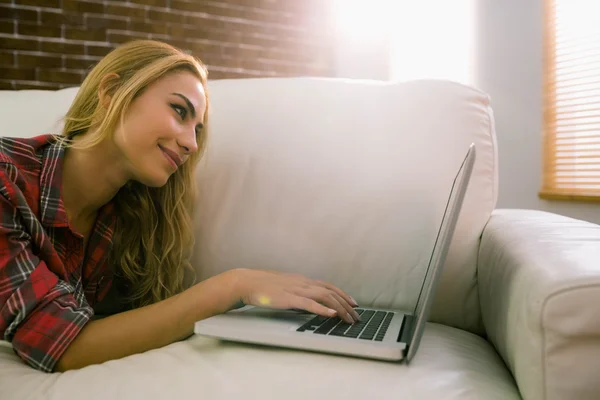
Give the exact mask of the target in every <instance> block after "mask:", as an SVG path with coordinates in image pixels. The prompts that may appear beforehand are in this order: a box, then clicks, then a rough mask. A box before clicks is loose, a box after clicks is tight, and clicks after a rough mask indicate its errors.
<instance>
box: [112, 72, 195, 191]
mask: <svg viewBox="0 0 600 400" xmlns="http://www.w3.org/2000/svg"><path fill="white" fill-rule="evenodd" d="M205 110H206V96H205V93H204V88H203V86H202V83H201V82H200V80H199V79H198V78H197V77H196V76H195V75H193V74H192V73H191V72H188V71H178V72H173V73H170V74H168V75H165V76H164V77H163V78H161V79H159V80H158V81H156V82H154V83H153V84H151V85H149V86H148V87H147V88H146V89H145V90H144V91H143V92H142V94H141V95H140V96H138V97H137V98H136V99H134V100H133V102H132V103H131V106H130V108H129V110H128V111H127V112H126V114H125V115H124V119H123V125H117V130H116V132H115V135H114V142H115V145H116V147H117V149H118V150H119V151H120V152H121V153H122V155H123V156H124V157H125V161H126V165H127V168H128V169H129V173H130V174H131V176H132V179H134V180H136V181H139V182H140V183H142V184H144V185H146V186H151V187H159V186H163V185H164V184H166V183H167V180H168V179H169V177H170V176H171V174H173V173H174V172H175V171H176V170H177V168H178V167H180V166H181V165H182V164H183V163H184V162H186V161H187V159H188V158H189V156H190V155H191V154H192V153H194V152H196V151H198V139H199V135H200V134H202V133H201V132H202V127H203V122H204V121H203V119H204V112H205Z"/></svg>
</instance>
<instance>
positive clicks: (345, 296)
mask: <svg viewBox="0 0 600 400" xmlns="http://www.w3.org/2000/svg"><path fill="white" fill-rule="evenodd" d="M316 284H317V285H319V286H322V287H324V288H327V289H329V290H333V291H334V292H336V293H337V294H338V295H339V296H340V297H341V298H343V299H344V300H345V301H346V302H347V303H348V304H350V305H352V306H353V307H358V303H357V302H356V300H354V299H353V298H352V296H350V295H348V294H346V292H344V291H343V290H342V289H340V288H338V287H336V286H334V285H332V284H331V283H328V282H323V281H316Z"/></svg>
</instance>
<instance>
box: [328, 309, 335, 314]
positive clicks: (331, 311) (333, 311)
mask: <svg viewBox="0 0 600 400" xmlns="http://www.w3.org/2000/svg"><path fill="white" fill-rule="evenodd" d="M336 312H337V311H335V310H333V309H331V308H330V309H329V311H328V313H329V314H331V315H335V313H336Z"/></svg>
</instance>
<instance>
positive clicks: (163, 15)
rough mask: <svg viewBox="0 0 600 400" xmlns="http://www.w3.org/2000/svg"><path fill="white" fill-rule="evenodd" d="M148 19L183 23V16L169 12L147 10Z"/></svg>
mask: <svg viewBox="0 0 600 400" xmlns="http://www.w3.org/2000/svg"><path fill="white" fill-rule="evenodd" d="M148 19H149V20H151V21H159V22H172V23H175V24H182V23H183V22H184V21H185V15H183V14H178V13H175V12H171V11H156V10H148Z"/></svg>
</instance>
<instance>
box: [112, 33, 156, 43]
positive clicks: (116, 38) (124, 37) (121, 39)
mask: <svg viewBox="0 0 600 400" xmlns="http://www.w3.org/2000/svg"><path fill="white" fill-rule="evenodd" d="M147 38H148V35H147V34H143V33H139V32H130V33H121V32H118V33H117V32H114V33H113V32H109V33H108V41H109V42H111V43H116V44H121V43H125V42H129V41H131V40H134V39H147Z"/></svg>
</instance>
